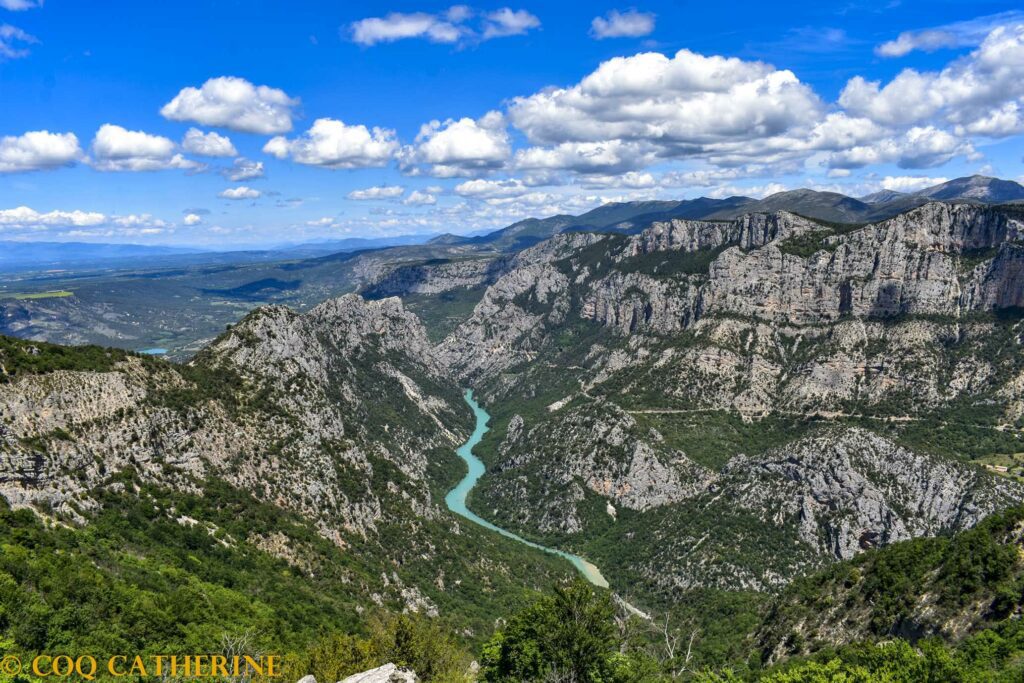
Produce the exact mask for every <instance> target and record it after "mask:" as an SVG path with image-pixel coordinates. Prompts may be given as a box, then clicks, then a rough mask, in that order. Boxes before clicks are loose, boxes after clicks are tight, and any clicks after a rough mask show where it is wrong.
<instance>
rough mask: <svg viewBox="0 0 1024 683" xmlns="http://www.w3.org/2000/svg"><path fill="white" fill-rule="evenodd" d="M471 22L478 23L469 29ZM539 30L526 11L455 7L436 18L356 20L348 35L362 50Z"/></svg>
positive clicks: (398, 16) (403, 16)
mask: <svg viewBox="0 0 1024 683" xmlns="http://www.w3.org/2000/svg"><path fill="white" fill-rule="evenodd" d="M472 19H478V20H479V21H478V22H477V23H476V24H475V25H471V24H470V23H469V22H470V21H471V20H472ZM539 26H540V20H539V19H538V18H537V17H535V16H534V15H532V14H530V13H529V12H527V11H526V10H513V9H511V8H509V7H503V8H501V9H498V10H495V11H493V12H488V13H486V14H478V13H477V12H475V11H474V10H472V9H471V8H469V7H466V6H465V5H456V6H454V7H451V8H449V9H448V10H447V11H446V12H442V13H440V14H429V13H427V12H410V13H402V12H391V13H389V14H387V15H386V16H383V17H369V18H366V19H360V20H359V21H356V22H353V23H352V24H351V25H350V26H349V27H348V34H349V35H350V36H351V38H352V41H353V42H355V43H358V44H360V45H366V46H372V45H377V44H379V43H392V42H395V41H396V40H405V39H409V38H419V39H422V40H427V41H430V42H432V43H449V44H450V43H458V42H460V41H464V40H490V39H492V38H503V37H506V36H515V35H521V34H523V33H526V32H527V31H529V30H531V29H534V28H537V27H539Z"/></svg>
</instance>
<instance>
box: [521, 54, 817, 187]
mask: <svg viewBox="0 0 1024 683" xmlns="http://www.w3.org/2000/svg"><path fill="white" fill-rule="evenodd" d="M823 110H824V105H823V103H822V102H821V101H820V100H819V98H818V96H817V95H816V94H815V93H814V91H813V90H812V89H811V88H810V87H809V86H807V85H806V84H804V83H801V82H800V81H799V79H797V77H796V76H795V75H794V74H793V73H792V72H791V71H782V70H777V69H775V68H774V67H772V66H770V65H767V64H764V63H761V62H749V61H743V60H740V59H736V58H726V57H720V56H710V57H708V56H704V55H700V54H697V53H694V52H690V51H689V50H680V51H679V52H678V53H676V55H675V56H674V57H668V56H666V55H663V54H660V53H656V52H649V53H641V54H637V55H634V56H632V57H616V58H614V59H610V60H608V61H606V62H604V63H602V64H601V65H600V66H599V67H598V68H597V70H595V71H594V72H593V73H591V74H589V75H588V76H586V77H585V78H584V79H583V80H582V81H580V83H578V84H576V85H573V86H570V87H567V88H550V89H546V90H543V91H541V92H538V93H536V94H534V95H531V96H528V97H518V98H515V99H514V100H513V101H512V103H511V105H510V107H509V116H510V119H511V121H512V123H513V124H514V125H515V126H516V127H517V128H519V129H520V130H522V131H523V132H524V133H525V134H526V136H527V138H528V139H529V140H530V142H532V143H534V144H536V145H544V146H551V149H548V150H547V151H543V150H541V151H531V152H530V153H529V154H525V155H524V158H523V160H522V161H523V163H524V164H527V165H529V166H544V167H550V165H551V164H552V163H554V162H555V161H556V160H557V159H559V158H561V159H563V160H565V162H566V163H568V164H569V167H570V168H574V169H578V168H587V167H590V168H591V170H593V171H595V172H598V171H599V172H603V173H610V172H620V171H625V170H636V167H635V166H632V167H631V162H632V163H633V164H636V163H647V162H649V161H650V159H651V158H652V157H661V158H686V157H699V156H702V155H708V154H712V153H715V152H718V153H721V154H727V153H729V151H730V150H733V149H735V150H742V149H750V143H751V141H755V140H771V139H773V138H778V137H782V136H786V135H791V136H796V137H805V136H806V134H807V132H808V130H809V129H810V128H811V127H812V126H813V125H814V124H815V123H816V122H818V121H819V120H820V118H821V116H822V113H823ZM566 145H567V146H566ZM582 145H588V146H582ZM560 146H561V147H560ZM786 146H787V145H779V147H780V148H784V147H786ZM754 153H755V154H756V153H759V152H757V151H755V152H754ZM602 157H605V158H604V159H603V160H602ZM581 161H582V163H581Z"/></svg>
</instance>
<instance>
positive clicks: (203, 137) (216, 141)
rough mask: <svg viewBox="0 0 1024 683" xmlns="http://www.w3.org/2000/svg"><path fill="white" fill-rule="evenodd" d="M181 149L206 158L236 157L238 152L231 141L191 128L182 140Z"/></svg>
mask: <svg viewBox="0 0 1024 683" xmlns="http://www.w3.org/2000/svg"><path fill="white" fill-rule="evenodd" d="M181 147H182V149H184V150H185V151H186V152H191V153H192V154H198V155H199V156H204V157H235V156H238V150H236V149H235V146H234V145H233V144H231V139H230V138H228V137H226V136H224V135H220V134H219V133H214V132H213V131H210V132H209V133H204V132H203V131H201V130H199V129H198V128H189V129H188V132H186V133H185V137H184V138H182V140H181Z"/></svg>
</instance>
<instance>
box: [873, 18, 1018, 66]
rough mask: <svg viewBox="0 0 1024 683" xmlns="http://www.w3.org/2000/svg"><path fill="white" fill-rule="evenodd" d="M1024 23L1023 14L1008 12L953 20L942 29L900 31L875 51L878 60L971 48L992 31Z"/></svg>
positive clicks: (941, 27)
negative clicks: (1008, 25)
mask: <svg viewBox="0 0 1024 683" xmlns="http://www.w3.org/2000/svg"><path fill="white" fill-rule="evenodd" d="M1022 21H1024V12H1021V11H1020V10H1010V11H1009V12H1000V13H999V14H991V15H989V16H985V17H977V18H975V19H970V20H968V21H957V22H954V23H952V24H946V25H944V26H935V27H933V28H926V29H921V30H918V31H904V32H903V33H901V34H899V36H897V37H896V39H895V40H890V41H888V42H885V43H882V44H881V45H879V46H878V47H876V48H875V54H876V55H878V56H879V57H902V56H904V55H906V54H909V53H910V52H913V51H914V50H921V51H923V52H934V51H936V50H941V49H943V48H956V47H974V46H976V45H980V44H981V43H982V41H984V40H985V37H986V36H988V34H989V33H991V32H992V30H993V29H995V28H997V27H999V26H1005V25H1007V24H1015V23H1021V22H1022Z"/></svg>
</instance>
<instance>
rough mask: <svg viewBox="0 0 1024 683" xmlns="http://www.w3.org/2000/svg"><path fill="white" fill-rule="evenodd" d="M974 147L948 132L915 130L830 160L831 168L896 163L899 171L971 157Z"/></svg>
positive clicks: (917, 128) (919, 128) (837, 154)
mask: <svg viewBox="0 0 1024 683" xmlns="http://www.w3.org/2000/svg"><path fill="white" fill-rule="evenodd" d="M973 151H974V149H973V148H972V147H971V145H970V144H969V143H967V142H965V141H963V140H961V139H960V138H958V137H956V136H954V135H952V134H950V133H949V132H947V131H944V130H940V129H937V128H934V127H932V126H925V127H914V128H911V129H910V130H908V131H907V132H906V133H905V134H903V135H902V136H900V137H896V138H886V139H883V140H879V141H877V142H873V143H871V144H868V145H858V146H855V147H851V148H849V149H845V150H842V151H840V152H836V153H834V154H833V155H831V156H830V157H829V160H828V164H829V166H830V167H832V168H846V169H851V168H861V167H863V166H870V165H875V164H889V163H895V164H896V165H898V166H899V167H900V168H932V167H935V166H941V165H942V164H944V163H946V162H947V161H949V160H950V159H952V158H953V157H954V156H957V155H971V154H972V153H973Z"/></svg>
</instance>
